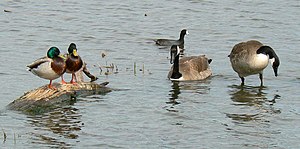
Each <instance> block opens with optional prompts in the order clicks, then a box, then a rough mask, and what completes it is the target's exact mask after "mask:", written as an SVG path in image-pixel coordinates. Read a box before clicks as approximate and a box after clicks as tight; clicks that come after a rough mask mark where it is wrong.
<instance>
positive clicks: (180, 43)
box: [154, 29, 189, 48]
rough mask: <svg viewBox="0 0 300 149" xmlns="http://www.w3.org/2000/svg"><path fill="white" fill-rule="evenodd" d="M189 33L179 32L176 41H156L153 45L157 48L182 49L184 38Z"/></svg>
mask: <svg viewBox="0 0 300 149" xmlns="http://www.w3.org/2000/svg"><path fill="white" fill-rule="evenodd" d="M188 34H189V32H188V31H187V30H186V29H183V30H181V32H180V36H179V39H178V40H174V39H157V40H154V41H155V43H156V44H157V45H159V46H172V45H178V46H179V47H180V48H183V45H184V36H185V35H188Z"/></svg>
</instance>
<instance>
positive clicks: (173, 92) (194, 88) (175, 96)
mask: <svg viewBox="0 0 300 149" xmlns="http://www.w3.org/2000/svg"><path fill="white" fill-rule="evenodd" d="M209 84H210V80H209V79H208V80H204V81H182V82H179V81H173V82H172V83H171V89H170V91H169V101H167V102H166V103H167V104H168V105H169V106H170V107H169V106H167V107H169V108H167V110H168V111H172V112H177V110H174V106H175V105H178V104H180V102H179V101H178V100H180V99H181V98H180V95H181V94H185V93H187V94H189V95H188V96H194V95H198V94H207V93H208V92H209V90H210V88H209Z"/></svg>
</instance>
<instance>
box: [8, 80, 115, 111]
mask: <svg viewBox="0 0 300 149" xmlns="http://www.w3.org/2000/svg"><path fill="white" fill-rule="evenodd" d="M107 84H108V83H107V82H104V83H102V84H97V83H94V82H78V84H76V85H73V84H59V83H53V84H52V85H53V86H54V87H55V88H56V90H54V89H49V88H48V87H47V85H44V86H41V87H39V88H36V89H34V90H31V91H29V92H26V93H24V95H22V96H21V97H19V98H18V99H16V100H14V101H13V102H11V103H10V104H9V105H8V106H7V107H8V109H10V110H16V111H22V112H24V113H27V114H41V113H45V112H48V111H51V110H53V109H55V108H58V107H62V106H64V105H70V104H72V103H74V102H76V98H77V97H78V96H80V97H82V96H89V95H93V94H105V93H108V92H110V91H111V89H110V88H108V87H106V86H105V85H107Z"/></svg>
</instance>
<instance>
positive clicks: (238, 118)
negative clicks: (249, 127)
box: [226, 85, 281, 122]
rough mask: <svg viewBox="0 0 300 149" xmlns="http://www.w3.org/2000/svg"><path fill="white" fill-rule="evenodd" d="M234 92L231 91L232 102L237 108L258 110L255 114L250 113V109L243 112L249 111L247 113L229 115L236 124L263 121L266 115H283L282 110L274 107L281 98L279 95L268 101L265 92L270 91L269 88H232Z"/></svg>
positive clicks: (235, 86)
mask: <svg viewBox="0 0 300 149" xmlns="http://www.w3.org/2000/svg"><path fill="white" fill-rule="evenodd" d="M230 88H231V89H233V90H232V91H230V95H231V100H232V101H233V102H234V103H233V105H235V106H242V107H245V106H246V107H254V108H255V109H256V110H255V112H254V113H252V112H253V111H252V112H249V111H248V110H249V109H250V108H245V110H243V111H247V112H246V113H241V114H237V113H233V114H229V113H227V114H226V115H227V117H229V118H231V119H232V120H234V122H246V121H253V120H261V119H262V117H263V115H264V114H265V113H269V114H278V113H281V111H280V110H278V109H275V108H274V107H273V105H274V103H276V100H277V99H279V98H280V96H279V95H277V94H275V95H274V97H273V98H272V99H268V98H267V97H266V96H267V93H266V92H265V91H267V90H268V88H267V87H251V86H243V87H242V86H237V85H233V86H230Z"/></svg>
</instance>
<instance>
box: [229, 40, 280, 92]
mask: <svg viewBox="0 0 300 149" xmlns="http://www.w3.org/2000/svg"><path fill="white" fill-rule="evenodd" d="M228 57H229V58H230V62H231V66H232V68H233V70H234V71H235V72H236V73H237V74H238V75H239V77H240V78H241V81H242V83H241V85H244V82H245V78H244V77H247V76H249V75H254V74H259V79H260V84H261V86H263V70H264V69H265V68H266V67H267V66H268V63H269V60H270V62H271V64H272V67H273V70H274V74H275V76H276V77H277V75H278V74H277V73H278V72H277V71H278V67H279V64H280V62H279V58H278V56H277V54H276V53H275V51H274V50H273V49H272V48H271V47H269V46H265V45H263V44H262V43H260V42H259V41H256V40H250V41H247V42H241V43H238V44H236V45H235V46H234V47H233V48H232V51H231V53H230V55H229V56H228Z"/></svg>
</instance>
